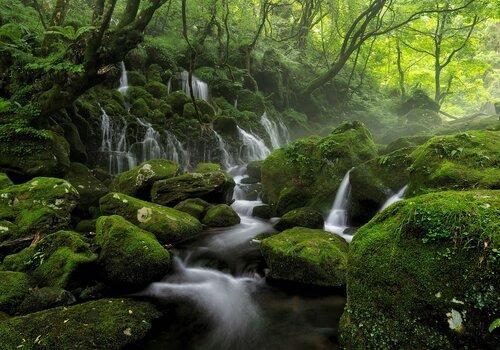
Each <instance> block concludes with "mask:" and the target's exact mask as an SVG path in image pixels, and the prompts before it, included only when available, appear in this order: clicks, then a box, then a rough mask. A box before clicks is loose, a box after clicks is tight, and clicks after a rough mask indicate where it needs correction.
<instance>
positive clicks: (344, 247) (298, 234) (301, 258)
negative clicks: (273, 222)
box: [261, 227, 348, 286]
mask: <svg viewBox="0 0 500 350" xmlns="http://www.w3.org/2000/svg"><path fill="white" fill-rule="evenodd" d="M347 251H348V244H347V242H346V241H345V240H344V239H343V238H341V237H339V236H337V235H334V234H331V233H328V232H325V231H322V230H314V229H309V228H303V227H296V228H292V229H290V230H286V231H283V232H282V233H279V234H277V235H273V236H271V237H269V238H266V239H264V240H263V241H262V243H261V252H262V255H263V256H264V259H265V261H266V263H267V265H268V267H269V269H270V272H269V275H270V277H272V278H276V279H284V280H289V281H293V282H299V283H307V284H314V285H319V286H339V285H342V284H344V283H345V274H346V270H347Z"/></svg>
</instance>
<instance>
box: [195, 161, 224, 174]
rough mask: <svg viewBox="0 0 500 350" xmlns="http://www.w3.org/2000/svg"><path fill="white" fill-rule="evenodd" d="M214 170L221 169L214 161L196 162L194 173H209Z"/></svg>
mask: <svg viewBox="0 0 500 350" xmlns="http://www.w3.org/2000/svg"><path fill="white" fill-rule="evenodd" d="M214 171H221V168H220V164H215V163H198V165H196V168H195V169H194V172H195V173H211V172H214Z"/></svg>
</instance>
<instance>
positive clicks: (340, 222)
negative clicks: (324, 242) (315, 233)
mask: <svg viewBox="0 0 500 350" xmlns="http://www.w3.org/2000/svg"><path fill="white" fill-rule="evenodd" d="M350 173H351V170H349V171H348V172H347V173H346V174H345V176H344V178H343V179H342V182H341V183H340V186H339V189H338V190H337V194H336V196H335V200H334V202H333V206H332V209H331V210H330V214H328V218H327V219H326V222H325V231H329V232H332V233H335V234H338V235H340V236H342V237H344V238H346V236H349V237H352V236H350V235H344V234H343V233H344V231H345V229H346V228H347V227H348V226H347V205H348V202H349V193H350V192H351V184H350V182H349V176H350ZM349 237H347V238H346V239H348V238H349Z"/></svg>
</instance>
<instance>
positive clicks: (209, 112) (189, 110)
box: [182, 100, 215, 123]
mask: <svg viewBox="0 0 500 350" xmlns="http://www.w3.org/2000/svg"><path fill="white" fill-rule="evenodd" d="M196 110H198V114H196ZM182 116H183V117H184V118H186V119H198V117H199V120H200V121H202V122H205V123H209V122H211V121H212V119H213V118H214V117H215V109H214V108H213V107H212V105H211V104H210V103H208V102H207V101H204V100H196V108H195V106H194V104H193V102H189V103H186V104H185V105H184V109H183V112H182Z"/></svg>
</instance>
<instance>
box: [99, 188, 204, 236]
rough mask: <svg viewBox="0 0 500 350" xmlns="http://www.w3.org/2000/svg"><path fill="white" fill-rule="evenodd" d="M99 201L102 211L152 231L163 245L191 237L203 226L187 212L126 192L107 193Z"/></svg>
mask: <svg viewBox="0 0 500 350" xmlns="http://www.w3.org/2000/svg"><path fill="white" fill-rule="evenodd" d="M100 203H101V211H102V213H103V214H105V215H120V216H122V217H124V218H125V219H127V220H128V221H130V222H131V223H133V224H134V225H137V226H139V227H140V228H142V229H143V230H146V231H149V232H151V233H152V234H154V235H155V236H156V238H157V239H158V241H160V242H161V243H162V244H164V243H174V242H177V241H180V240H183V239H186V238H191V237H194V236H196V235H197V234H198V233H200V232H201V229H202V225H201V223H200V222H199V221H198V220H197V219H196V218H194V217H192V216H191V215H189V214H186V213H183V212H181V211H179V210H175V209H172V208H168V207H164V206H161V205H158V204H154V203H149V202H146V201H142V200H140V199H137V198H133V197H130V196H127V195H125V194H121V193H109V194H107V195H106V196H104V197H103V198H101V201H100Z"/></svg>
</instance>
